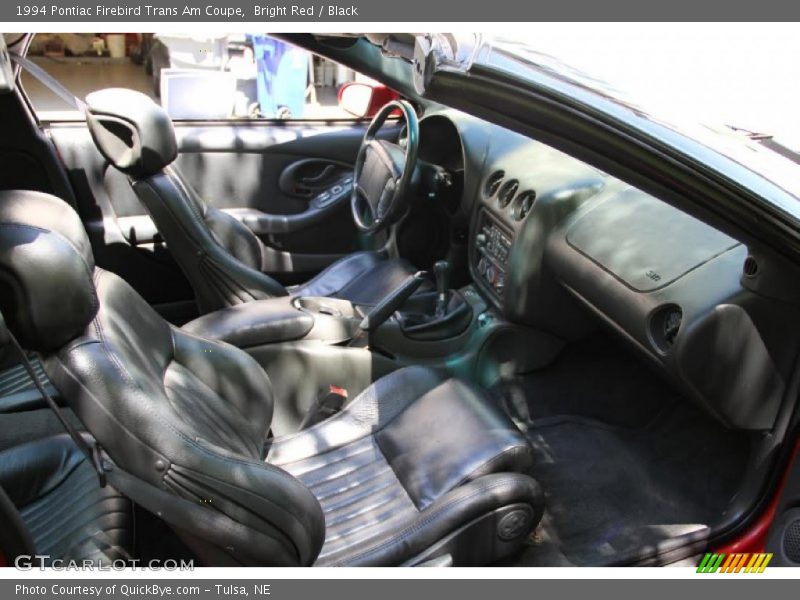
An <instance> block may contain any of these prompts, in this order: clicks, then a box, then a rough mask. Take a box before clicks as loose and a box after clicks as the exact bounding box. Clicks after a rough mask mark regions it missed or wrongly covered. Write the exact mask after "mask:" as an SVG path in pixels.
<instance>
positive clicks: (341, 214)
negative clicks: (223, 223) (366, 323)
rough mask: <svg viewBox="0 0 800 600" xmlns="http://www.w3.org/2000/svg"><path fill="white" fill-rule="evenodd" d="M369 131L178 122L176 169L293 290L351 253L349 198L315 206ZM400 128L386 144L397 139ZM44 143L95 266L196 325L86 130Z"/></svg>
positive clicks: (144, 221) (160, 250)
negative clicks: (264, 252) (70, 192)
mask: <svg viewBox="0 0 800 600" xmlns="http://www.w3.org/2000/svg"><path fill="white" fill-rule="evenodd" d="M365 127H366V124H364V123H353V124H344V125H327V124H309V123H303V122H280V123H275V122H263V121H244V122H238V121H237V122H235V123H234V122H230V121H226V122H220V123H211V124H206V123H203V124H194V123H188V122H183V123H176V134H177V136H178V145H179V156H178V159H177V161H176V165H177V166H178V168H179V169H180V171H181V173H182V174H183V176H184V178H185V179H186V181H188V182H190V183H191V184H192V186H193V187H194V188H195V190H196V191H197V193H198V194H199V195H200V197H201V198H203V200H204V201H205V202H207V203H208V204H210V205H212V206H215V207H217V208H219V209H222V210H225V211H226V212H229V214H231V215H233V216H234V217H236V218H238V219H239V220H240V221H241V222H243V223H244V224H245V225H247V226H248V227H250V228H251V229H252V230H253V231H254V232H255V233H256V235H258V236H259V237H260V238H261V239H262V241H263V242H264V244H265V245H266V246H267V249H268V252H269V260H268V264H269V269H268V271H269V272H270V274H272V275H273V276H274V277H276V279H278V280H279V281H281V282H282V283H284V284H286V285H289V284H293V283H299V282H301V281H304V280H306V279H308V278H309V277H311V276H313V275H314V274H315V273H316V272H318V271H320V270H321V269H323V268H324V267H326V266H327V265H328V264H330V263H331V262H333V261H334V260H337V259H338V258H340V257H341V256H343V255H345V254H347V253H349V252H352V251H353V250H355V249H357V245H358V238H357V236H356V231H355V228H354V226H353V224H352V219H351V217H350V209H349V198H348V197H347V194H346V193H342V194H340V195H339V196H336V197H334V198H329V199H328V200H327V201H326V202H320V201H319V200H320V197H321V196H320V192H321V191H324V190H326V189H329V186H330V185H331V184H332V183H335V182H337V181H340V180H341V179H342V178H345V177H346V176H347V175H348V174H349V172H350V170H351V168H352V164H353V161H354V160H355V155H356V153H357V151H358V147H359V145H360V142H361V139H362V138H363V134H364V129H365ZM398 133H399V127H397V126H396V127H389V128H387V130H386V135H387V136H389V137H391V136H395V137H396V136H397V134H398ZM49 134H50V136H51V139H52V140H53V142H54V144H55V145H56V148H57V150H58V152H59V154H60V156H61V158H62V160H63V162H64V164H65V166H66V168H67V172H68V175H69V178H70V182H71V183H72V185H73V188H74V189H75V193H76V196H77V204H78V209H79V212H80V214H81V217H82V218H83V220H84V222H85V223H86V227H87V230H88V231H89V233H90V236H91V238H92V243H93V247H94V251H95V256H96V260H97V264H98V265H99V266H100V267H103V268H106V269H108V270H111V271H114V272H116V273H118V274H119V275H120V276H122V277H123V278H125V279H126V280H127V281H128V282H129V283H131V285H132V286H133V287H134V288H136V289H137V291H139V293H141V294H142V295H143V296H144V297H145V298H146V299H147V300H148V301H149V302H150V303H152V304H154V305H155V306H156V308H157V309H158V310H160V311H161V312H162V313H163V314H164V315H165V316H167V317H168V318H170V319H171V320H173V321H176V322H179V321H183V320H186V319H187V318H191V316H193V311H194V307H193V294H192V291H191V288H190V287H189V284H188V282H187V281H186V279H185V278H184V277H183V275H182V273H181V272H180V269H179V268H178V267H177V265H176V264H175V262H174V261H173V260H172V258H171V256H170V254H169V250H168V248H166V246H165V245H164V244H163V241H162V240H161V239H160V236H159V235H158V232H157V230H156V229H155V226H154V225H153V223H152V220H151V219H150V217H149V216H148V215H147V212H146V211H145V209H144V207H143V206H142V205H141V203H140V202H139V200H138V199H137V198H136V195H135V194H134V193H133V190H132V189H131V187H130V185H129V183H128V181H127V177H126V176H125V175H123V174H122V173H120V172H119V171H117V170H116V169H114V168H113V167H110V166H109V165H107V163H106V161H105V160H104V159H103V158H102V156H101V155H100V154H99V152H98V151H97V150H96V148H95V146H94V143H93V141H92V139H91V136H90V135H89V133H88V130H87V129H86V126H85V124H84V123H69V124H52V125H51V126H50V127H49Z"/></svg>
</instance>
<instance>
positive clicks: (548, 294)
mask: <svg viewBox="0 0 800 600" xmlns="http://www.w3.org/2000/svg"><path fill="white" fill-rule="evenodd" d="M428 119H435V120H436V121H437V123H436V128H437V131H438V132H439V134H438V139H439V140H440V141H443V140H448V138H447V137H445V134H444V133H442V132H443V131H445V130H447V129H448V127H446V126H444V125H443V121H444V120H447V121H449V122H450V124H451V127H450V128H449V129H452V130H455V131H457V132H458V134H459V137H460V139H459V141H458V142H457V143H454V142H452V140H450V141H448V142H447V143H438V144H437V149H436V152H442V150H446V149H447V148H448V147H450V148H453V149H454V151H455V152H457V153H458V154H459V156H458V157H457V158H456V159H452V158H451V159H447V158H445V157H444V156H442V155H437V156H430V158H431V159H434V158H435V159H436V160H438V161H440V163H441V162H444V163H447V160H450V161H451V162H450V163H447V164H453V163H452V161H453V160H458V161H460V164H463V191H462V193H461V198H460V205H459V206H460V208H459V210H460V211H462V212H464V213H466V214H468V215H469V234H468V242H467V253H468V258H467V260H468V264H469V272H470V276H471V278H472V280H473V284H474V286H475V287H476V288H477V289H478V291H479V292H480V293H481V295H482V296H483V297H484V298H485V299H486V300H487V303H488V304H489V305H491V306H492V310H494V311H495V312H496V313H497V314H498V315H499V317H500V318H503V319H505V320H507V321H508V322H509V323H511V324H514V325H519V326H522V327H530V328H534V329H538V330H543V331H546V332H548V333H550V334H554V335H556V336H558V337H560V338H562V339H564V340H566V341H570V340H575V339H580V338H581V337H585V336H587V335H590V334H591V332H592V331H593V330H595V329H596V328H597V327H598V326H600V325H601V324H604V325H605V326H606V327H610V328H611V329H612V330H613V331H615V332H616V333H617V334H618V335H619V336H621V338H622V339H623V340H625V342H627V343H628V344H629V346H630V347H631V348H632V349H633V350H635V351H636V352H638V353H639V354H641V355H642V356H644V357H646V358H647V359H648V360H649V361H650V363H651V364H653V365H655V366H656V367H657V368H658V370H659V371H660V373H661V375H662V376H665V377H666V378H667V379H669V380H670V382H671V383H673V384H674V385H675V386H677V387H678V388H680V389H681V390H682V391H684V392H685V393H686V394H687V395H689V396H690V397H692V398H694V399H695V400H696V401H697V402H698V403H699V404H700V405H701V406H702V407H703V408H704V409H706V410H707V411H709V412H710V413H712V414H713V415H715V416H717V417H718V418H719V419H720V420H722V421H723V422H725V423H726V424H728V425H730V426H733V427H737V428H745V429H769V428H770V427H772V426H773V425H774V423H775V419H776V418H777V414H778V409H779V407H780V405H781V403H782V399H783V395H784V393H785V391H786V389H787V385H788V380H789V377H790V373H791V371H792V369H793V367H794V361H795V360H796V357H797V356H798V353H799V352H800V347H799V346H798V342H797V341H796V340H794V339H791V338H793V337H798V336H785V335H783V334H782V332H784V331H786V329H785V328H786V325H787V324H789V323H792V324H793V326H800V321H799V320H798V311H797V309H796V306H795V305H794V304H792V303H787V302H785V301H782V299H781V298H778V297H776V296H777V295H775V294H771V293H770V289H769V286H768V285H766V284H765V283H764V282H765V281H766V279H767V277H766V276H765V275H763V272H764V271H768V270H769V269H767V268H766V265H765V264H764V263H763V261H759V260H758V259H757V258H755V257H754V255H753V254H754V253H752V252H751V251H750V250H749V249H748V248H747V247H746V246H744V245H743V244H741V243H739V242H738V241H737V240H735V239H733V238H731V237H729V236H728V235H726V234H725V233H722V232H720V231H718V230H716V229H714V228H712V227H710V226H709V225H706V224H705V223H703V222H701V221H699V220H697V219H695V218H694V217H692V216H690V215H688V214H686V213H684V212H682V211H680V210H679V209H677V208H674V207H673V206H671V205H669V204H667V203H665V202H663V201H661V200H659V199H657V198H655V197H653V196H652V195H649V194H647V193H645V192H643V191H641V190H639V189H637V188H635V187H632V186H631V185H629V184H627V183H625V182H623V181H621V180H619V179H616V178H614V177H611V176H609V175H607V174H605V173H603V172H601V171H599V170H597V169H595V168H594V167H592V166H590V165H587V164H585V163H583V162H581V161H579V160H576V159H574V158H572V157H570V156H568V155H566V154H564V153H561V152H559V151H557V150H555V149H553V148H550V147H549V146H547V145H545V144H543V143H540V142H538V141H536V140H532V139H530V138H528V137H525V136H523V135H520V134H517V133H515V132H512V131H510V130H507V129H504V128H502V127H499V126H495V125H491V124H487V123H484V122H481V121H479V120H477V119H474V118H472V117H469V116H466V115H463V114H462V113H458V112H455V111H453V112H450V111H444V112H442V113H437V114H436V115H435V116H432V117H426V118H424V119H423V120H422V121H421V127H424V126H425V122H426V121H427V120H428ZM420 139H421V144H424V140H425V136H424V132H423V130H421V136H420ZM429 139H430V138H429Z"/></svg>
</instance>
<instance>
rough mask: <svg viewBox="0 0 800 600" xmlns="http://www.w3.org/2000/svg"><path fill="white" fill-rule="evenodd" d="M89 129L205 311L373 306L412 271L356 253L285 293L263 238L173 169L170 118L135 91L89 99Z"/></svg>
mask: <svg viewBox="0 0 800 600" xmlns="http://www.w3.org/2000/svg"><path fill="white" fill-rule="evenodd" d="M86 102H87V124H88V126H89V131H90V132H91V134H92V138H93V139H94V141H95V143H96V144H97V147H98V149H99V150H100V152H101V153H102V154H103V156H104V157H105V158H106V159H107V160H108V161H109V162H110V163H111V164H112V165H114V166H115V167H116V168H117V169H119V170H120V171H122V172H123V173H126V174H127V175H128V176H129V177H130V181H131V185H132V186H133V189H134V191H135V192H136V195H137V196H138V198H139V200H140V201H141V202H142V204H143V205H144V206H145V208H146V209H147V211H148V212H149V213H150V216H151V217H152V219H153V221H154V222H155V225H156V227H157V228H158V231H159V233H160V234H161V236H162V237H163V238H164V240H165V241H166V243H167V246H168V247H169V250H170V253H171V254H172V256H173V257H174V258H175V260H176V261H177V263H178V264H179V265H180V267H181V269H182V270H183V272H184V273H185V274H186V277H187V278H188V279H189V282H190V283H191V285H192V288H193V289H194V291H195V295H196V298H197V302H198V306H199V308H200V311H201V312H202V313H206V312H211V311H214V310H217V309H220V308H224V307H226V306H231V305H234V304H240V303H242V302H249V301H251V300H262V299H265V298H271V297H275V296H285V295H286V294H290V295H293V296H335V297H338V298H345V299H347V300H352V301H354V302H359V303H363V304H375V303H377V302H378V301H379V300H381V299H382V298H383V297H384V296H385V295H386V294H387V293H388V292H389V291H391V290H392V289H394V288H395V287H396V286H397V285H399V284H400V282H402V281H403V279H404V278H405V277H407V276H408V275H410V274H412V273H413V272H414V269H413V268H412V266H411V265H410V264H409V263H408V262H407V261H404V260H402V259H388V258H386V257H385V256H383V255H382V254H379V253H377V252H357V253H355V254H352V255H349V256H346V257H345V258H342V259H341V260H339V261H337V262H335V263H334V264H332V265H331V266H330V267H328V268H327V269H325V270H324V271H323V272H322V273H320V274H319V275H317V276H316V277H315V278H314V279H312V280H311V281H309V282H307V283H305V284H303V285H300V286H297V287H295V288H289V289H286V288H284V287H283V286H282V285H281V284H280V283H278V282H277V281H275V280H274V279H273V278H272V277H270V276H269V275H267V274H266V273H264V270H265V269H266V268H267V265H266V264H265V260H266V257H267V253H266V250H265V247H264V245H263V243H262V242H261V240H260V239H259V238H258V237H257V236H256V235H255V234H254V233H253V232H252V231H251V230H250V229H249V228H248V227H246V226H245V225H243V224H242V223H240V222H239V221H238V220H236V219H235V218H234V217H232V216H231V215H229V214H227V213H225V212H223V211H220V210H218V209H216V208H214V207H212V206H208V205H207V204H205V203H204V202H203V201H202V199H201V198H200V197H199V196H198V195H197V193H196V192H195V191H194V189H193V188H192V186H191V184H190V183H189V182H187V181H185V180H184V179H183V178H182V177H181V176H180V174H179V173H178V171H177V169H175V168H174V167H173V166H171V165H172V163H173V161H174V160H175V158H176V156H177V153H178V147H177V141H176V138H175V131H174V129H173V126H172V122H171V121H170V118H169V116H168V115H167V113H166V112H165V111H164V110H163V109H162V108H161V107H160V106H158V105H157V104H155V103H154V102H153V101H152V100H151V99H150V98H148V97H147V96H145V95H144V94H141V93H139V92H135V91H133V90H126V89H119V88H112V89H107V90H100V91H97V92H93V93H92V94H89V95H88V96H87V98H86Z"/></svg>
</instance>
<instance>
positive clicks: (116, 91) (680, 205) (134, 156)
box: [0, 34, 800, 566]
mask: <svg viewBox="0 0 800 600" xmlns="http://www.w3.org/2000/svg"><path fill="white" fill-rule="evenodd" d="M29 37H30V36H17V37H16V39H12V38H11V36H8V37H7V38H6V39H7V41H8V43H9V52H6V51H5V49H4V50H3V63H4V64H3V73H4V76H3V78H2V79H1V80H0V88H2V89H0V92H1V93H0V120H1V121H2V130H3V132H4V133H3V138H2V142H0V189H2V190H3V191H2V192H0V310H1V311H2V314H3V317H4V322H5V325H4V326H3V328H2V332H3V335H2V337H3V340H4V342H5V351H4V354H3V365H2V366H3V368H4V371H3V372H2V377H1V378H0V394H2V397H0V446H1V448H0V485H2V493H0V519H2V523H3V524H2V526H0V544H2V553H3V559H2V560H3V561H4V562H5V563H6V564H13V561H14V558H15V557H16V556H19V555H32V554H38V555H45V556H48V557H50V560H56V559H68V560H91V561H117V560H121V561H129V560H148V559H162V560H163V559H166V558H171V559H186V558H191V559H195V560H197V561H198V562H199V564H204V565H262V566H272V565H279V566H280V565H283V566H285V565H439V566H445V565H456V566H458V565H481V566H482V565H505V566H561V565H579V566H582V565H594V566H597V565H637V564H638V565H642V564H644V565H646V564H671V563H678V562H681V561H684V562H690V561H696V560H697V556H698V555H702V553H703V552H706V551H707V550H716V551H723V552H731V551H743V552H748V551H759V552H760V551H763V550H764V549H765V548H766V551H767V552H772V553H773V554H774V558H773V559H772V563H771V564H772V565H777V564H789V565H791V564H798V563H800V556H799V555H798V552H799V551H798V543H797V540H798V539H800V515H798V509H797V508H794V506H796V505H797V502H798V499H800V491H799V490H800V470H799V467H798V465H796V464H793V458H794V450H795V446H796V440H797V426H798V422H797V411H796V405H797V402H796V401H797V392H798V389H797V384H798V374H799V373H800V371H798V364H797V361H798V358H799V357H800V354H798V351H799V350H800V335H798V331H800V270H799V267H798V265H799V264H800V226H799V224H800V221H799V220H798V218H800V205H799V204H798V193H800V192H799V190H800V188H798V186H797V182H798V181H800V178H798V177H797V166H796V164H795V163H794V162H793V161H794V160H795V158H794V156H793V155H792V154H791V153H790V152H788V151H787V150H786V149H785V148H783V149H781V148H778V147H776V146H775V145H774V144H772V145H770V144H768V143H766V141H765V140H754V139H752V138H747V137H745V136H742V135H739V134H736V135H735V136H734V135H733V134H729V135H728V136H727V137H726V139H725V140H724V144H723V143H721V142H720V143H718V139H717V137H719V135H718V134H717V133H714V132H712V131H710V130H709V131H706V134H705V136H693V135H689V134H687V133H685V132H683V131H682V130H681V129H680V128H677V127H673V126H670V125H668V124H666V123H664V122H661V121H657V120H655V119H653V118H651V117H650V116H649V115H648V113H647V112H645V111H644V110H642V109H639V108H637V107H634V106H632V105H630V104H626V103H625V102H624V101H623V100H622V99H620V98H617V97H614V96H612V95H610V94H608V93H605V92H604V91H603V90H602V89H601V88H599V87H597V86H595V85H594V84H593V82H592V80H589V79H582V78H581V77H580V75H579V74H577V73H574V72H570V71H562V70H559V69H558V68H557V67H554V66H553V65H546V64H543V63H539V62H537V60H536V56H535V55H532V54H526V53H525V52H522V51H517V50H515V49H514V48H513V47H504V46H502V45H492V44H490V43H488V42H486V41H484V40H482V39H481V38H480V37H477V36H459V37H456V36H442V35H435V36H423V35H391V36H389V35H358V34H353V35H310V34H305V35H300V34H296V35H295V34H293V35H285V36H282V38H283V40H284V41H286V42H289V43H292V44H295V45H297V46H300V47H303V48H305V49H307V50H310V51H312V52H314V53H316V54H319V55H322V56H326V57H328V58H329V59H331V60H334V61H337V62H339V63H341V64H343V65H347V66H348V67H350V68H352V69H354V70H356V71H359V72H361V73H364V74H365V75H368V76H369V77H371V78H373V79H375V80H377V81H378V82H380V83H381V84H383V85H385V86H386V87H387V88H390V89H391V90H395V91H396V93H394V94H392V95H390V96H388V97H384V98H385V99H386V98H394V99H390V100H389V102H388V103H386V104H385V105H383V106H377V107H373V108H374V110H373V109H370V104H371V99H370V98H371V94H373V92H374V93H376V94H377V93H378V92H377V90H379V89H381V88H378V87H375V88H374V90H373V89H372V88H370V87H369V86H366V87H367V89H366V90H364V89H361V90H360V91H359V92H358V94H351V95H353V96H358V98H357V102H356V103H357V104H359V105H360V108H358V109H354V110H357V111H359V112H360V114H361V115H362V116H367V115H369V116H370V117H372V118H371V120H370V119H359V120H354V121H301V120H291V119H289V120H284V121H274V120H266V119H261V120H258V119H241V120H225V121H179V120H176V121H175V122H172V121H171V119H170V118H169V117H168V115H167V113H166V112H165V111H164V109H162V108H161V106H159V105H158V104H157V103H156V102H154V101H153V100H151V99H150V98H149V97H148V96H145V95H143V94H141V93H138V92H134V91H131V90H128V89H121V88H111V89H103V90H99V91H96V92H93V93H91V94H89V95H88V96H87V97H86V98H85V99H84V98H81V99H80V100H76V104H77V105H79V106H80V108H81V110H82V111H83V113H84V114H83V115H82V117H81V119H80V120H77V121H44V120H40V119H37V117H36V116H35V115H34V112H33V111H32V110H31V105H30V103H29V100H28V97H27V96H26V93H25V90H24V88H23V87H22V86H21V85H19V73H20V71H21V70H22V69H23V68H27V69H30V68H32V67H30V65H27V62H26V59H25V51H26V48H27V44H28V43H29ZM26 65H27V66H26ZM50 84H51V85H57V84H53V83H52V82H50ZM384 91H385V89H384ZM343 101H347V98H344V99H343ZM196 102H203V98H197V99H196ZM84 115H85V117H84ZM715 136H717V137H715ZM732 137H735V138H736V139H735V140H734V141H731V138H732ZM787 173H788V174H789V175H790V176H787ZM18 347H19V351H18ZM28 367H30V370H29V369H28ZM34 379H35V381H34ZM39 388H41V389H39ZM48 405H50V406H48ZM55 405H57V406H55ZM54 406H55V408H54ZM62 421H63V422H62ZM156 515H157V516H156ZM694 564H696V563H694Z"/></svg>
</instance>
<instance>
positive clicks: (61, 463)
mask: <svg viewBox="0 0 800 600" xmlns="http://www.w3.org/2000/svg"><path fill="white" fill-rule="evenodd" d="M0 488H2V490H4V491H5V493H6V494H7V498H8V499H9V500H10V501H11V503H13V507H11V506H2V505H3V502H2V500H3V499H2V498H0V512H2V517H3V518H4V520H5V521H6V523H5V528H6V531H5V532H4V536H5V535H8V533H9V530H10V529H16V530H17V531H15V532H14V533H16V534H17V535H18V537H19V538H24V539H25V543H24V544H19V545H18V550H17V552H18V554H37V555H39V556H47V557H49V558H48V559H46V560H45V561H44V562H45V563H46V564H52V562H53V561H54V560H63V561H77V562H78V563H79V564H83V561H90V562H92V563H94V564H100V563H102V564H104V565H106V566H109V565H111V564H112V563H113V562H115V561H123V562H126V561H128V560H129V559H130V558H131V556H130V553H129V552H130V548H131V542H132V531H133V529H132V507H131V503H130V501H129V500H128V499H127V498H125V497H124V496H122V495H121V494H120V493H119V492H118V491H116V490H115V489H114V488H112V487H110V486H106V487H104V488H101V487H100V485H99V483H98V481H97V474H96V473H95V470H94V468H93V467H92V466H91V465H90V464H89V463H88V461H87V460H86V458H85V456H84V455H83V454H82V453H81V451H80V450H79V449H78V447H77V446H76V445H75V443H74V442H73V441H72V438H70V437H69V435H67V434H62V435H57V436H54V437H49V438H44V439H41V440H36V441H33V442H29V443H27V444H24V445H22V446H17V447H14V448H10V449H8V450H4V451H3V452H0ZM9 520H10V522H9ZM15 525H16V527H15ZM21 546H27V548H24V547H21Z"/></svg>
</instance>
